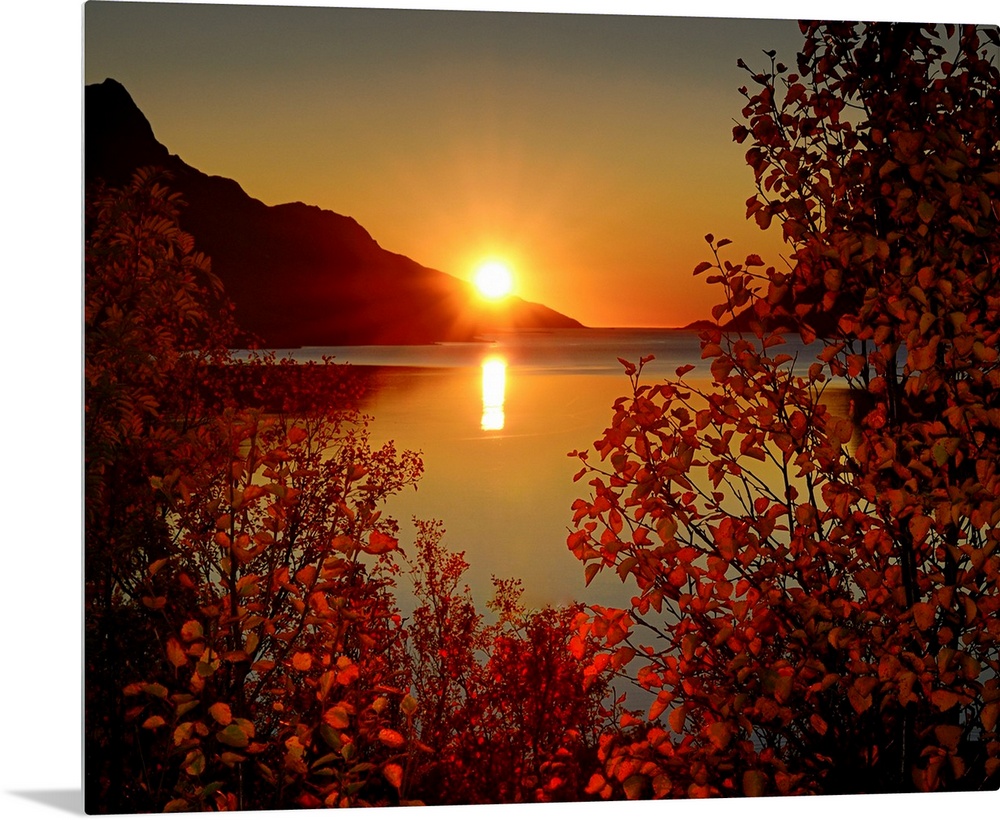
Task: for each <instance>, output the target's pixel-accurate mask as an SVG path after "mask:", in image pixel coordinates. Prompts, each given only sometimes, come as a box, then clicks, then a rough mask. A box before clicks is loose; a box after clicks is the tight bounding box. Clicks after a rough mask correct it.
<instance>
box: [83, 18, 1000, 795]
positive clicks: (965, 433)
mask: <svg viewBox="0 0 1000 820" xmlns="http://www.w3.org/2000/svg"><path fill="white" fill-rule="evenodd" d="M85 43H86V52H85V55H86V59H85V74H86V83H87V84H86V89H85V98H84V107H85V111H84V114H85V128H84V162H85V169H84V171H85V174H84V176H85V196H84V199H85V213H84V234H85V237H84V239H85V253H84V255H85V259H84V273H85V283H84V284H85V287H84V359H85V361H84V394H85V395H84V399H85V413H84V460H85V464H84V479H85V493H84V505H85V514H84V529H85V532H84V552H85V555H84V570H85V577H84V651H85V680H84V711H85V718H84V793H85V801H86V810H87V811H88V812H89V813H94V814H114V813H117V814H121V813H126V814H127V813H147V812H161V811H191V812H193V811H207V810H246V811H249V810H265V809H293V808H348V807H353V808H359V807H389V806H397V807H398V806H417V805H431V806H442V805H454V804H460V805H474V804H508V803H518V804H521V803H540V802H562V803H566V802H583V801H587V802H592V803H598V802H600V801H620V800H660V799H673V798H689V797H706V798H712V797H759V796H792V795H800V796H802V795H813V796H821V795H827V796H829V795H840V794H874V793H878V794H886V793H888V794H901V793H906V792H941V791H963V792H976V791H992V790H996V789H997V788H998V786H1000V737H998V718H1000V646H998V638H1000V611H998V610H1000V590H998V573H1000V552H998V549H997V545H998V538H1000V501H998V498H1000V469H998V465H1000V452H998V448H1000V366H998V355H1000V353H998V350H1000V315H998V313H1000V230H998V228H1000V126H998V113H1000V112H998V110H997V109H998V104H1000V94H998V86H1000V33H998V30H997V28H996V27H995V26H993V27H991V26H985V25H983V26H978V25H973V24H968V23H967V24H961V25H957V24H956V25H953V24H948V23H928V24H917V23H895V22H837V21H804V22H801V23H799V22H793V21H788V20H772V21H764V20H727V19H719V18H714V19H710V18H703V19H696V18H679V17H674V18H670V17H641V16H614V15H581V14H521V13H518V14H514V13H501V12H446V11H416V10H392V9H343V8H296V7H287V6H285V7H263V6H245V7H241V6H228V5H227V6H216V5H211V4H206V5H187V4H170V3H163V4H157V3H135V4H133V3H109V2H99V1H98V0H91V2H89V3H87V4H86V7H85ZM345 212H350V213H351V214H352V216H346V215H344V213H345ZM382 243H385V245H383V244H382ZM390 247H391V250H390V249H389V248H390ZM417 259H419V260H420V261H416V260H417Z"/></svg>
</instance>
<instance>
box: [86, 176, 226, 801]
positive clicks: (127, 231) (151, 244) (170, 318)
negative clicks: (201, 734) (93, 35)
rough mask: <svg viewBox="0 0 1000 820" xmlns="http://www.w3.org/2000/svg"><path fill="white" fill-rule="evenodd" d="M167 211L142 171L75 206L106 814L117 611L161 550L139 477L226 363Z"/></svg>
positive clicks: (90, 642)
mask: <svg viewBox="0 0 1000 820" xmlns="http://www.w3.org/2000/svg"><path fill="white" fill-rule="evenodd" d="M180 207H181V203H180V201H179V199H178V197H177V196H176V195H175V194H172V193H171V192H170V191H169V190H168V188H167V187H166V185H165V184H164V181H163V179H162V178H161V176H160V175H159V174H158V173H157V172H155V171H153V170H149V169H146V170H142V171H140V172H138V173H137V174H136V175H135V177H134V178H133V179H132V180H131V182H130V183H129V184H128V185H126V186H125V187H123V188H122V189H111V188H108V187H107V186H105V185H101V184H99V185H95V186H93V187H91V188H89V189H88V191H87V197H86V213H85V217H86V230H87V240H86V248H85V263H84V267H85V303H84V354H85V361H84V384H85V393H84V399H85V416H84V474H85V485H84V486H85V539H84V580H85V595H84V602H85V654H86V659H87V671H86V697H85V724H86V729H85V733H86V757H85V772H86V775H85V782H86V791H87V799H88V806H103V807H105V808H106V809H114V808H115V807H116V806H118V805H127V800H128V799H129V797H128V796H129V792H130V788H131V787H130V785H129V784H128V778H127V775H126V773H125V772H123V770H122V767H121V765H120V761H121V760H122V759H123V758H125V757H126V754H125V748H126V743H127V741H126V738H125V730H124V724H123V719H122V714H123V711H124V704H123V702H122V697H121V686H120V685H119V680H120V678H119V675H120V670H121V668H122V667H123V666H124V665H125V664H126V663H127V662H129V660H132V661H135V660H138V657H139V656H141V655H143V654H145V652H146V651H147V649H148V647H149V646H150V641H151V638H152V636H151V634H150V633H149V632H148V631H147V626H148V625H147V624H145V623H144V622H142V621H138V622H137V621H136V620H135V619H134V618H133V617H132V613H131V611H130V607H129V606H128V605H127V604H126V603H125V602H126V601H128V600H136V599H137V597H138V589H137V586H136V584H137V582H138V579H139V578H140V577H141V574H142V572H143V571H144V570H145V567H146V566H148V565H149V564H150V563H151V562H152V561H154V560H157V559H159V558H161V557H163V556H164V555H165V554H166V550H167V549H168V547H167V542H168V535H167V533H166V531H165V528H164V526H163V518H162V514H161V509H160V505H159V504H158V503H157V502H156V500H155V498H154V493H153V492H152V490H151V488H150V486H149V477H150V476H151V475H154V474H157V473H158V472H160V471H161V470H162V469H163V468H164V465H165V464H166V461H167V459H168V458H169V457H170V454H171V453H172V452H173V451H174V449H175V448H176V446H177V445H178V443H179V442H180V441H181V439H182V438H183V436H184V435H185V431H186V430H188V429H190V428H191V427H192V426H193V425H195V424H197V423H198V419H200V418H201V417H202V416H203V410H204V401H203V399H204V395H203V391H202V390H201V389H200V385H201V384H202V383H203V380H202V379H201V378H200V374H201V373H202V372H203V370H204V369H205V368H206V367H207V366H208V365H210V364H212V363H218V362H221V361H224V360H225V359H226V357H227V355H228V354H227V345H228V343H229V340H230V339H231V334H232V332H233V325H232V322H231V319H230V315H231V310H230V307H229V305H228V303H227V302H226V300H225V298H224V295H223V293H222V288H221V285H220V283H219V281H218V279H217V278H216V277H215V276H214V275H213V274H212V272H211V266H210V264H209V262H208V260H207V259H206V258H205V257H204V256H203V255H202V254H200V253H198V252H196V251H195V250H194V245H193V240H192V238H191V237H190V235H187V234H185V233H183V232H182V231H181V230H180V229H179V228H178V226H177V215H178V211H179V208H180ZM119 799H121V800H123V801H126V803H124V804H119V803H117V802H116V801H118V800H119Z"/></svg>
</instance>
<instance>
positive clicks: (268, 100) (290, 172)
mask: <svg viewBox="0 0 1000 820" xmlns="http://www.w3.org/2000/svg"><path fill="white" fill-rule="evenodd" d="M799 43H800V37H799V34H798V29H797V26H796V25H795V24H794V23H791V22H788V21H777V22H775V21H760V20H743V19H737V20H733V19H701V20H694V19H685V18H669V17H640V16H618V17H612V16H597V15H586V16H585V15H570V14H511V13H487V12H440V11H412V10H388V11H385V10H371V9H368V10H364V9H362V10H357V9H342V8H289V7H272V8H265V7H259V6H258V7H251V8H247V7H243V8H238V7H233V6H192V5H183V6H181V5H176V4H159V5H154V4H131V3H102V2H97V3H95V2H91V3H88V4H87V5H86V7H85V63H84V74H85V76H84V79H85V81H86V82H88V83H89V82H100V81H102V80H103V79H105V78H106V77H113V78H115V79H117V80H119V81H120V82H121V83H123V84H124V85H125V87H126V88H127V89H128V90H129V92H130V93H131V94H132V97H133V99H134V100H135V101H136V103H137V104H138V106H139V107H140V108H141V109H142V110H143V112H144V113H145V114H146V116H147V117H148V119H149V120H150V123H151V124H152V126H153V130H154V132H155V134H156V136H157V138H158V139H159V140H160V141H161V142H162V143H164V144H165V145H166V146H167V147H168V148H169V149H170V151H171V152H173V153H176V154H179V155H180V156H181V157H182V158H183V159H184V160H185V161H186V162H188V163H189V164H191V165H193V166H195V167H197V168H199V169H201V170H203V171H205V172H207V173H210V174H218V175H222V176H227V177H232V178H233V179H235V180H237V181H238V182H239V183H240V184H241V185H242V186H243V187H244V189H245V190H246V191H247V192H248V193H249V194H251V195H252V196H254V197H257V198H258V199H261V200H262V201H264V202H265V203H267V204H278V203H281V202H288V201H295V200H300V201H304V202H307V203H309V204H314V205H319V206H320V207H322V208H328V209H330V210H333V211H336V212H338V213H342V214H347V215H349V216H352V217H354V218H355V219H357V220H358V222H360V223H361V224H362V225H363V226H364V227H365V228H367V229H368V231H369V232H370V233H371V234H372V235H373V236H374V238H375V239H376V240H377V241H378V242H379V243H380V244H381V245H382V246H383V247H385V248H387V249H389V250H392V251H395V252H398V253H402V254H405V255H406V256H409V257H411V258H413V259H415V260H417V261H418V262H420V263H422V264H425V265H428V266H430V267H435V268H439V269H441V270H444V271H447V272H449V273H451V274H453V275H455V276H459V277H462V278H467V279H471V278H472V275H473V273H474V269H475V266H476V263H477V262H478V261H479V260H480V259H482V258H484V257H499V258H503V259H505V260H507V261H508V263H509V264H510V265H511V267H512V268H513V270H514V273H515V277H516V281H515V292H516V293H517V294H518V295H520V296H522V297H524V298H526V299H530V300H533V301H540V302H543V303H545V304H547V305H549V306H550V307H553V308H555V309H556V310H559V311H561V312H564V313H567V314H569V315H571V316H573V317H575V318H577V319H579V320H580V321H581V322H583V323H584V324H587V325H594V326H677V325H682V324H686V323H687V322H690V321H692V320H694V319H698V318H706V317H707V316H708V315H709V309H710V306H711V305H712V304H714V303H715V302H716V301H717V300H718V293H717V292H716V290H715V289H713V288H712V287H710V286H708V285H705V284H704V283H703V281H702V280H701V279H695V278H693V277H692V275H691V271H692V269H693V268H694V266H695V265H696V264H697V263H698V262H700V261H701V260H702V259H704V258H706V256H705V248H706V246H705V243H704V240H703V237H704V235H705V234H706V233H709V232H711V233H714V234H715V235H716V236H717V237H721V236H726V237H729V238H731V239H733V240H734V242H735V244H734V246H733V247H732V248H731V250H733V253H734V256H735V255H745V254H747V253H750V252H757V253H761V255H763V256H764V257H765V259H773V260H775V261H776V259H777V252H778V250H779V248H780V243H779V240H778V238H777V237H774V236H770V235H764V234H762V233H761V232H760V231H759V230H758V229H757V228H756V227H755V226H753V225H752V224H748V223H747V222H746V220H745V218H744V213H745V206H744V203H745V200H746V199H747V197H748V196H750V195H751V194H752V192H753V182H752V175H751V173H750V171H749V169H748V168H747V167H746V166H745V164H744V162H743V153H744V151H745V148H744V147H741V146H738V145H736V144H734V143H733V142H732V139H731V130H732V126H733V123H734V120H735V119H737V118H739V116H740V108H741V107H742V98H741V97H740V95H739V93H738V92H737V89H738V87H739V86H740V85H742V84H743V83H744V78H745V76H746V75H745V74H744V73H743V72H741V71H740V70H739V69H738V68H737V67H736V60H737V58H739V57H741V56H742V57H744V58H745V59H747V61H748V62H750V63H751V64H752V65H760V66H763V64H764V61H765V60H766V58H765V57H764V56H763V54H761V50H762V49H768V48H775V49H778V51H779V53H780V54H782V55H785V56H786V57H787V59H788V60H789V61H791V60H793V59H794V52H795V49H796V48H797V46H798V45H799Z"/></svg>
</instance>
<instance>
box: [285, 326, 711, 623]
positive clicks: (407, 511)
mask: <svg viewBox="0 0 1000 820" xmlns="http://www.w3.org/2000/svg"><path fill="white" fill-rule="evenodd" d="M287 354H288V355H290V356H292V357H294V358H296V359H299V360H306V359H318V358H319V357H321V356H323V355H331V356H333V357H334V360H335V361H337V362H342V363H349V364H355V365H365V366H368V368H370V369H368V368H366V370H368V372H369V373H370V376H371V379H370V383H369V384H370V388H369V391H368V394H367V398H366V400H365V404H364V405H363V411H364V412H365V413H367V414H370V415H371V416H372V417H373V421H372V424H371V438H372V443H373V445H377V444H380V443H381V442H383V441H386V440H390V439H391V440H393V441H394V442H395V444H396V447H397V448H398V449H400V450H402V449H411V450H418V451H420V452H421V453H422V455H423V460H424V468H425V473H424V476H423V478H422V479H421V481H420V483H419V486H418V488H417V489H416V491H412V490H411V491H408V492H405V493H403V494H401V495H399V496H397V497H395V498H393V499H392V500H391V501H390V502H389V503H388V504H387V505H386V510H385V512H386V514H388V515H391V516H392V517H394V518H396V519H397V520H398V521H399V522H400V525H401V544H402V545H403V546H404V547H405V546H406V545H407V544H410V543H412V541H413V534H414V530H413V527H412V524H411V519H412V518H413V517H414V516H416V517H418V518H421V519H435V520H438V521H440V522H441V523H442V524H443V526H444V529H445V544H446V545H447V546H448V548H449V549H451V550H453V551H463V552H464V553H465V557H466V560H467V561H468V563H469V564H470V565H471V566H470V569H469V572H468V574H467V576H466V579H465V580H466V582H467V583H468V585H469V587H470V589H471V591H472V594H473V597H474V598H475V600H476V603H477V604H478V605H480V606H482V605H484V604H485V603H486V602H487V600H488V599H489V598H490V597H491V595H492V583H491V578H492V577H494V576H495V577H498V578H519V579H520V580H521V581H522V582H523V584H524V589H525V603H526V604H528V605H529V606H535V607H537V606H542V605H546V604H556V605H558V604H564V603H568V602H570V601H583V602H586V603H601V604H606V605H618V606H622V605H626V604H627V603H628V601H629V600H630V598H631V596H632V595H633V594H635V589H634V587H633V586H632V585H631V584H622V582H621V581H620V580H619V578H618V576H617V575H616V574H614V572H611V571H609V572H607V573H602V574H600V575H599V576H598V577H597V578H596V579H595V580H594V581H593V582H592V583H591V585H590V587H585V585H584V576H583V567H582V565H581V564H580V563H579V562H578V561H577V560H576V559H575V558H574V557H573V555H572V554H571V553H570V552H569V550H568V549H567V547H566V537H567V535H568V533H569V528H570V526H571V524H572V509H571V507H572V503H573V501H574V500H575V499H576V498H579V497H587V496H588V491H589V490H590V488H589V487H588V486H587V484H586V482H585V481H584V482H578V483H574V482H573V475H574V473H576V471H577V470H578V468H579V466H580V465H579V462H578V461H577V460H576V459H574V458H569V457H568V455H567V454H568V453H569V452H570V451H572V450H586V449H591V451H592V449H593V442H594V440H595V439H597V438H599V437H600V436H601V435H602V433H603V431H604V429H605V428H606V427H607V426H608V424H609V423H610V421H611V417H612V410H611V407H612V404H613V403H614V400H615V399H616V398H617V397H619V396H624V395H627V394H629V392H630V384H629V380H628V378H627V377H626V375H625V373H624V369H623V367H622V365H621V363H620V362H619V361H618V359H619V357H621V358H624V359H626V360H629V361H633V362H638V360H639V358H640V357H642V356H648V355H653V356H655V357H656V358H655V359H654V360H653V361H652V362H650V363H649V364H648V365H647V366H646V368H645V369H644V371H643V374H644V379H643V381H644V382H645V381H655V380H656V379H658V378H664V377H670V376H673V375H674V374H675V371H676V368H678V367H680V366H682V365H684V364H693V365H696V370H695V371H693V372H692V373H690V374H688V377H687V378H688V379H689V380H696V379H704V378H706V377H707V376H708V368H707V366H706V365H705V364H704V363H702V361H701V358H700V348H699V344H698V336H697V334H696V333H693V332H691V331H684V330H639V329H614V330H613V329H587V330H558V331H533V332H520V333H503V334H497V335H495V337H493V338H492V339H491V340H490V341H488V342H482V343H470V344H442V345H427V346H408V347H343V348H303V349H299V350H294V351H288V352H287ZM592 458H593V459H595V460H596V456H593V455H592ZM400 592H401V593H402V594H401V599H403V600H401V603H403V604H404V605H405V596H406V593H405V591H404V590H400Z"/></svg>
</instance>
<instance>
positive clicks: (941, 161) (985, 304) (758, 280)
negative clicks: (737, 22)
mask: <svg viewBox="0 0 1000 820" xmlns="http://www.w3.org/2000/svg"><path fill="white" fill-rule="evenodd" d="M802 30H803V33H804V35H805V43H804V45H803V48H802V51H801V52H800V54H799V55H798V60H797V63H798V65H797V68H798V72H797V73H789V70H788V68H787V67H786V66H784V65H782V64H780V63H778V62H777V61H776V55H775V54H774V53H773V52H767V54H768V57H769V59H770V68H769V70H768V71H765V72H759V73H757V72H754V71H752V70H750V69H749V68H747V70H748V71H749V73H750V74H751V77H752V79H753V82H754V84H755V85H756V86H757V87H758V90H757V91H756V92H755V93H753V94H751V93H750V92H749V91H747V90H746V89H744V90H743V93H744V94H745V95H746V98H747V105H746V107H745V108H744V112H743V113H744V116H745V117H746V118H747V124H746V125H739V126H737V127H736V128H735V129H734V137H735V139H736V140H737V141H738V142H745V141H747V140H750V142H751V147H750V149H749V150H748V152H747V161H748V164H749V165H750V166H751V168H752V169H753V171H754V175H755V179H756V182H757V185H758V193H757V195H756V196H754V197H752V198H751V199H750V200H749V201H748V203H747V214H748V217H753V218H754V219H756V221H757V222H758V223H759V224H760V226H761V227H762V228H767V227H768V226H769V224H770V223H771V222H772V220H774V219H777V220H778V221H779V223H780V224H781V227H782V231H783V235H784V238H785V240H786V242H787V243H788V245H789V246H790V249H791V253H790V255H789V262H788V264H787V265H786V266H784V267H783V268H782V269H778V268H776V267H767V266H765V265H764V263H763V260H761V259H760V257H758V256H756V255H754V254H751V255H750V256H748V257H746V258H745V259H744V260H743V261H742V262H741V263H733V262H731V261H729V260H727V259H723V258H721V257H720V249H721V248H723V247H724V246H725V245H727V244H728V242H727V240H720V241H719V242H715V240H714V238H713V237H711V236H709V237H707V239H708V241H709V243H710V246H711V250H712V252H713V256H714V259H713V261H711V262H705V263H702V265H700V266H699V267H698V268H697V269H696V271H695V272H696V273H697V274H701V273H705V272H710V275H709V281H710V282H713V283H717V284H719V285H721V286H722V287H723V289H724V293H725V300H724V302H722V303H721V304H720V305H719V306H718V307H716V309H715V311H714V316H715V318H716V319H722V318H723V317H724V316H727V315H728V316H730V317H732V320H733V321H732V322H731V323H730V326H731V327H734V328H737V329H739V328H743V329H745V330H744V332H742V333H741V332H739V330H737V331H735V332H729V333H725V332H723V331H722V330H721V329H713V330H710V331H707V332H705V333H704V334H703V335H702V356H703V358H705V359H708V360H709V361H710V363H711V374H712V376H711V380H710V382H709V383H707V384H706V383H705V382H699V381H698V380H696V379H694V378H690V377H688V376H687V373H688V372H689V371H690V368H681V369H680V370H679V371H678V374H677V378H676V379H671V380H668V381H665V382H663V383H660V384H644V383H643V382H642V368H643V365H644V364H645V363H646V361H645V360H644V361H642V362H640V363H639V364H638V365H633V364H628V363H626V371H627V373H628V374H629V376H630V379H631V384H632V392H631V395H630V396H627V397H625V398H622V399H620V400H619V401H618V402H616V404H615V415H614V418H613V420H612V423H611V425H610V426H609V428H608V429H607V430H606V431H605V433H604V435H603V436H602V437H601V438H600V439H599V440H598V441H597V442H595V449H596V450H597V452H598V454H599V456H600V458H601V464H600V465H597V464H593V463H592V462H591V461H590V460H589V459H588V454H587V453H586V452H584V453H579V454H578V455H579V457H580V458H581V459H582V460H583V466H582V469H581V470H580V472H579V473H578V478H584V477H587V478H589V479H590V484H591V486H592V497H591V498H589V499H581V500H579V501H578V502H577V503H576V505H575V519H574V520H575V522H576V525H577V529H576V531H575V532H574V533H573V534H572V535H571V537H570V539H569V546H570V548H571V549H572V551H573V552H574V554H575V555H576V556H577V557H578V558H579V559H580V560H581V561H583V562H584V563H585V564H586V565H587V566H586V571H587V573H588V578H589V577H592V576H593V575H594V574H595V573H596V572H599V571H602V570H604V569H607V568H614V569H615V570H616V571H617V572H618V574H619V575H620V576H621V577H622V579H623V580H626V579H631V580H632V581H634V582H635V583H636V585H637V587H638V595H637V596H636V597H635V598H634V599H633V601H632V605H631V607H629V608H626V609H622V610H610V609H603V608H597V607H595V608H593V609H592V615H591V618H590V619H589V622H588V623H587V624H585V625H584V626H583V627H582V630H581V631H582V634H586V635H587V636H597V637H599V638H600V639H601V640H603V642H604V646H605V655H606V657H607V658H608V661H607V662H608V663H609V664H610V665H611V666H612V667H614V668H616V669H619V670H622V671H623V673H624V670H626V669H633V668H636V666H637V667H638V671H637V672H636V673H635V675H634V677H635V679H636V681H637V682H638V684H639V685H640V686H642V687H644V688H645V689H647V690H649V691H650V692H651V693H653V694H655V701H654V704H653V706H652V708H651V710H650V712H649V714H648V715H647V718H646V721H645V722H644V723H643V724H642V725H639V726H636V727H631V728H628V729H627V730H626V731H623V732H622V733H621V735H620V736H619V737H618V738H616V739H612V740H609V742H608V743H607V745H606V746H605V754H604V772H603V773H602V774H600V775H597V776H595V778H594V780H593V781H592V782H591V784H590V790H591V791H592V792H595V793H598V794H601V795H603V796H611V795H612V794H620V793H624V794H626V795H628V796H630V797H636V796H642V795H647V794H648V795H654V796H667V795H682V794H686V795H710V794H739V793H745V794H762V793H765V792H777V793H816V792H824V793H835V792H848V791H862V792H863V791H900V790H907V789H913V788H917V789H940V788H959V789H976V788H995V787H996V786H997V784H998V782H1000V781H998V777H1000V772H998V769H1000V741H998V735H997V719H998V713H1000V659H998V645H1000V642H998V638H1000V618H998V609H1000V590H998V588H997V584H998V571H1000V555H998V554H997V544H998V536H1000V504H998V501H997V498H998V492H1000V476H998V472H997V464H998V456H1000V452H998V446H1000V436H998V433H1000V396H998V389H1000V370H998V368H997V344H998V341H1000V339H998V334H1000V317H998V314H997V311H998V307H1000V267H998V266H1000V261H998V260H1000V253H998V251H1000V247H998V245H1000V231H998V227H1000V225H998V222H1000V140H998V130H997V103H998V95H997V87H998V83H1000V73H998V69H997V67H996V58H997V46H998V44H1000V38H998V36H997V32H996V31H995V30H990V31H986V32H980V31H978V30H977V29H976V28H974V27H971V26H966V27H961V28H960V29H954V28H952V27H944V28H943V29H938V28H936V27H934V26H913V25H890V24H868V25H855V24H849V23H843V24H818V23H811V24H803V25H802ZM741 65H742V66H743V67H744V68H746V66H745V64H743V63H742V61H741ZM781 330H785V331H789V332H793V333H796V334H797V335H798V336H800V337H801V341H802V342H803V343H806V344H812V343H813V342H815V341H816V340H817V337H818V338H819V339H820V340H821V343H820V344H819V347H818V349H817V348H815V347H813V348H805V349H802V348H798V352H797V353H796V352H795V351H796V348H794V347H793V348H792V349H791V350H792V352H789V348H788V347H787V346H786V345H785V344H784V343H785V339H784V338H783V336H782V335H780V333H779V331H781ZM808 351H813V352H816V353H817V354H818V355H817V357H816V359H815V360H814V361H812V363H811V364H807V363H805V362H800V357H802V356H806V355H808ZM635 658H638V663H637V664H633V665H632V666H629V665H628V664H629V663H630V662H631V661H633V659H635ZM668 710H669V711H668ZM663 714H667V716H668V718H669V720H668V723H669V726H664V725H662V724H661V722H660V716H661V715H663Z"/></svg>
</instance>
